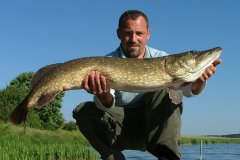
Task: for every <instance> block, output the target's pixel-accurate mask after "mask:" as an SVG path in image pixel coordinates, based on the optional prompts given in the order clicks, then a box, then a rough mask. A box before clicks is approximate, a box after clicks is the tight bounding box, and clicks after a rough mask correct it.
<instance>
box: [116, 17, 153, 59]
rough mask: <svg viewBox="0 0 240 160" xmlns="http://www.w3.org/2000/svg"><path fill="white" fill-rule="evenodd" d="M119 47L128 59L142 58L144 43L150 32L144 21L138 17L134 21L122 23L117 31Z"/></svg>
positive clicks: (128, 20)
mask: <svg viewBox="0 0 240 160" xmlns="http://www.w3.org/2000/svg"><path fill="white" fill-rule="evenodd" d="M117 34H118V38H119V39H120V40H121V47H122V49H123V50H124V53H125V54H126V56H127V57H128V58H144V55H145V48H146V42H147V40H148V39H149V37H150V30H149V28H148V27H147V22H146V20H145V19H144V18H143V17H142V16H140V17H138V18H137V19H135V20H132V19H127V20H125V21H123V24H122V25H121V28H120V29H118V30H117Z"/></svg>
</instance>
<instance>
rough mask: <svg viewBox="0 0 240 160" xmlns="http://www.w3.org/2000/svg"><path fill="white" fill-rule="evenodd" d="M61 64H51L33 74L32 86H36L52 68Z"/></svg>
mask: <svg viewBox="0 0 240 160" xmlns="http://www.w3.org/2000/svg"><path fill="white" fill-rule="evenodd" d="M59 65H61V63H56V64H50V65H47V66H45V67H42V68H40V69H39V70H38V71H37V72H36V73H34V74H33V77H32V80H31V86H34V85H35V84H36V83H37V82H38V81H39V80H40V79H41V78H42V77H43V76H45V75H46V74H47V73H48V72H49V71H51V70H52V69H54V68H57V67H58V66H59Z"/></svg>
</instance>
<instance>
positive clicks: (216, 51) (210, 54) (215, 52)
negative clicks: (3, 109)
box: [184, 47, 222, 82]
mask: <svg viewBox="0 0 240 160" xmlns="http://www.w3.org/2000/svg"><path fill="white" fill-rule="evenodd" d="M203 52H206V53H205V54H204V55H199V56H201V58H200V59H202V61H203V63H201V65H199V66H200V67H199V68H198V69H197V70H195V71H191V72H189V73H194V72H195V73H194V74H190V76H187V77H185V78H184V79H185V81H187V82H192V81H194V80H196V79H197V78H199V77H200V76H201V75H202V74H203V72H204V71H205V70H206V68H208V67H209V66H210V65H211V64H212V63H213V62H214V61H215V60H216V59H218V58H219V57H220V55H221V52H222V48H220V47H216V48H213V49H210V50H206V51H203Z"/></svg>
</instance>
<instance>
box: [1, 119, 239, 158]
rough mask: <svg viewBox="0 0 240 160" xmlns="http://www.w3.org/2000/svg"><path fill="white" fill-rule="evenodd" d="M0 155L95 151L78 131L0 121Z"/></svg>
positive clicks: (207, 140)
mask: <svg viewBox="0 0 240 160" xmlns="http://www.w3.org/2000/svg"><path fill="white" fill-rule="evenodd" d="M201 140H202V141H203V143H204V144H215V143H240V138H221V137H204V136H203V137H192V136H183V137H182V140H181V141H182V143H181V144H182V145H191V144H198V143H200V141H201ZM0 159H4V160H32V159H34V160H76V159H78V160H97V159H99V155H98V154H97V153H96V152H95V151H94V150H93V149H92V148H91V147H90V145H89V144H88V142H87V141H86V139H85V138H84V137H83V136H82V135H81V134H80V132H79V131H71V132H70V131H64V130H57V131H46V130H38V129H31V128H27V130H26V132H25V133H24V132H23V127H19V126H13V125H11V124H5V123H0Z"/></svg>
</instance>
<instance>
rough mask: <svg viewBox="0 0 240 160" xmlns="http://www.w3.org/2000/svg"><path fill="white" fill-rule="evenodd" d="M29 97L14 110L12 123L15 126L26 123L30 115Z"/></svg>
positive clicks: (11, 117)
mask: <svg viewBox="0 0 240 160" xmlns="http://www.w3.org/2000/svg"><path fill="white" fill-rule="evenodd" d="M27 105H28V96H27V97H26V98H25V99H24V100H23V101H22V102H21V103H20V104H19V105H18V106H17V107H16V108H15V109H14V110H13V112H12V114H11V115H10V121H11V122H12V123H13V124H20V123H21V122H22V121H24V122H25V121H26V119H27V113H28V107H27Z"/></svg>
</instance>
